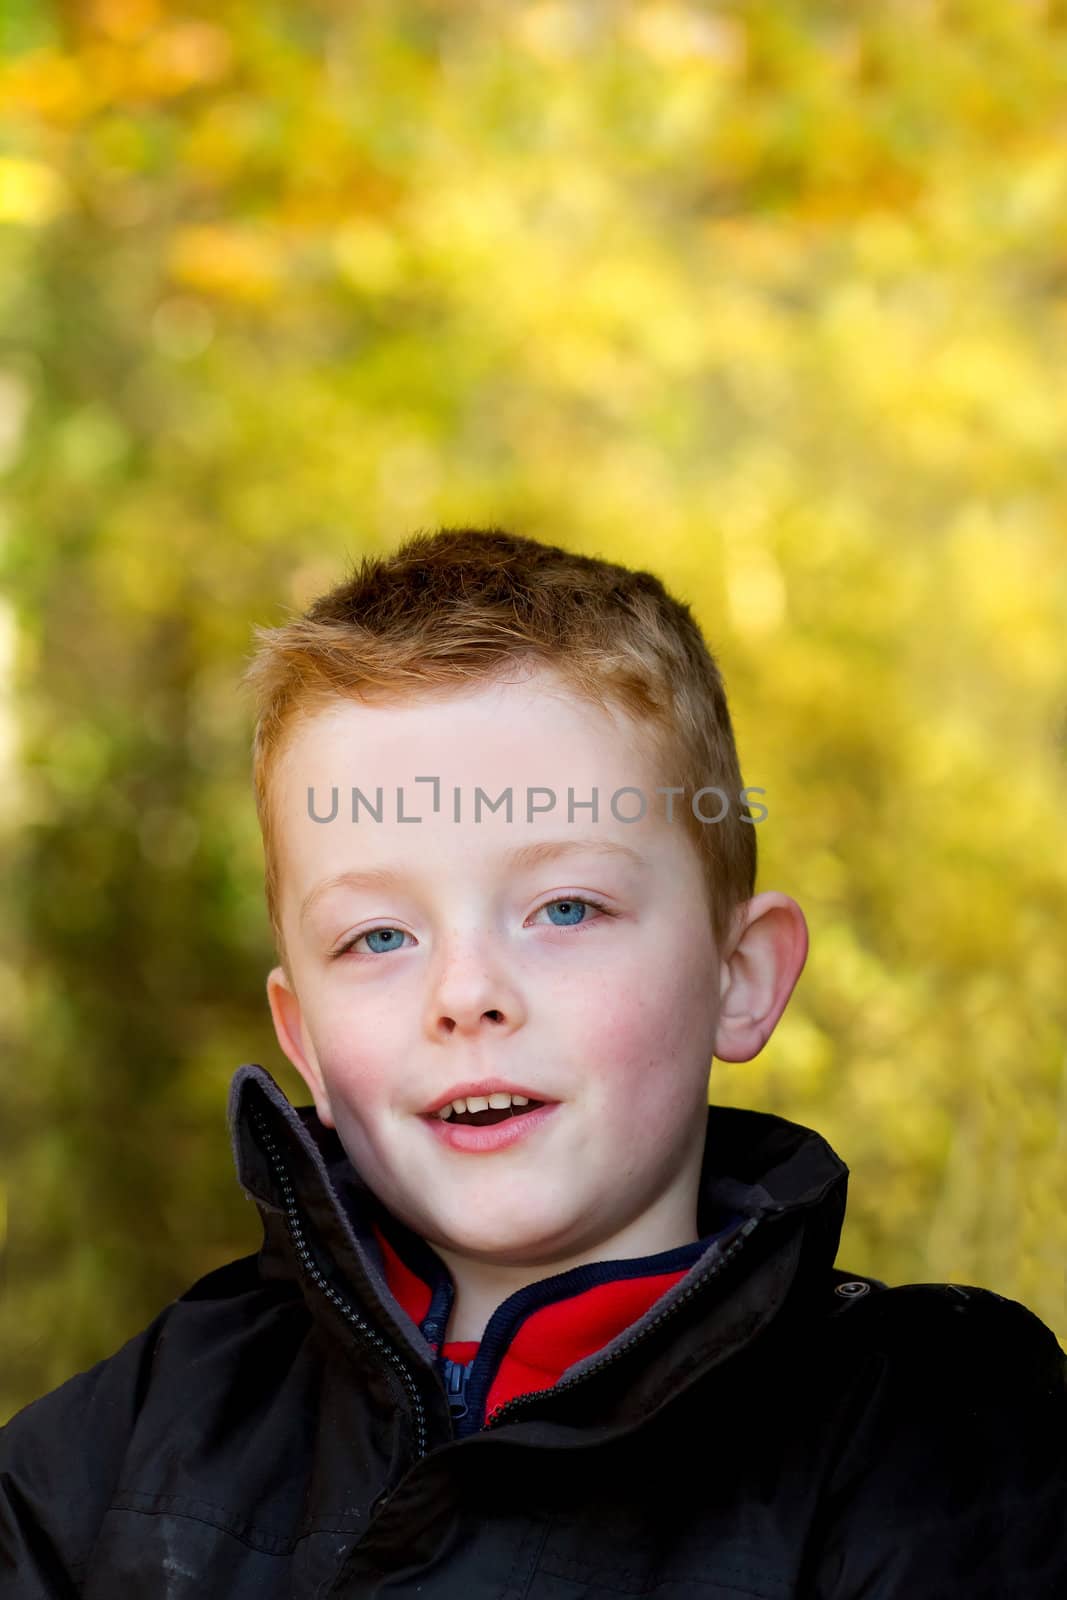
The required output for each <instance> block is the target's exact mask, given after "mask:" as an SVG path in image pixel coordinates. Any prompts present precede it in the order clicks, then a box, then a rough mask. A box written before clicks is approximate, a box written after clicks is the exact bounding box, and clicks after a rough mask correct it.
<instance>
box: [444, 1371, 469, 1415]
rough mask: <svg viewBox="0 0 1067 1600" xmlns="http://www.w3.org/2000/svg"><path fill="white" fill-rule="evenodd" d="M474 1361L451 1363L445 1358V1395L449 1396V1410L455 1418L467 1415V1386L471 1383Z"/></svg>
mask: <svg viewBox="0 0 1067 1600" xmlns="http://www.w3.org/2000/svg"><path fill="white" fill-rule="evenodd" d="M473 1365H474V1362H473V1360H471V1361H467V1362H459V1361H450V1360H449V1359H448V1357H447V1356H446V1357H445V1358H444V1368H445V1370H444V1379H445V1393H446V1394H447V1396H448V1409H449V1411H451V1413H452V1415H453V1416H454V1417H465V1416H466V1415H467V1384H468V1382H469V1381H470V1375H471V1368H472V1367H473Z"/></svg>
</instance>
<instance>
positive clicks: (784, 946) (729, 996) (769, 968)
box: [714, 890, 808, 1061]
mask: <svg viewBox="0 0 1067 1600" xmlns="http://www.w3.org/2000/svg"><path fill="white" fill-rule="evenodd" d="M807 955H808V925H807V922H806V921H805V920H804V913H803V911H801V909H800V907H799V906H798V905H797V903H796V901H795V900H793V899H791V898H790V896H789V895H787V894H780V893H779V892H778V891H777V890H772V891H769V892H768V893H766V894H757V895H754V896H753V898H752V899H751V900H747V901H746V902H745V904H744V905H743V906H742V907H741V908H740V909H739V912H738V920H737V923H736V924H735V927H734V934H733V945H732V948H731V949H730V952H729V954H727V955H725V956H724V957H723V959H722V961H721V962H720V968H719V970H720V987H719V1025H718V1029H717V1031H716V1034H715V1050H714V1054H715V1055H717V1056H718V1057H719V1059H720V1060H721V1061H751V1060H752V1057H753V1056H757V1055H759V1053H760V1051H761V1050H762V1049H763V1046H764V1045H765V1044H766V1043H767V1040H768V1039H769V1038H770V1036H771V1034H772V1033H773V1032H774V1028H775V1025H776V1023H777V1021H778V1018H779V1017H780V1016H781V1014H782V1012H783V1011H784V1010H785V1006H786V1001H787V1000H788V999H789V996H790V995H791V994H792V992H793V988H794V985H795V984H796V981H797V979H798V978H799V977H800V974H801V971H802V970H803V967H804V962H805V961H806V959H807Z"/></svg>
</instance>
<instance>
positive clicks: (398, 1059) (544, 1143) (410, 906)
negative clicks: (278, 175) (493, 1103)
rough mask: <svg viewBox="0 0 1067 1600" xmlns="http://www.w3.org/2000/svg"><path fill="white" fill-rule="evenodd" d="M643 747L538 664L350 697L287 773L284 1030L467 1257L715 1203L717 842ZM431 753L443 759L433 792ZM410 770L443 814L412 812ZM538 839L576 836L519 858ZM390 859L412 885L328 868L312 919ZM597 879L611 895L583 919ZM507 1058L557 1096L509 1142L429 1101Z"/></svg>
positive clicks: (352, 1135) (641, 1236)
mask: <svg viewBox="0 0 1067 1600" xmlns="http://www.w3.org/2000/svg"><path fill="white" fill-rule="evenodd" d="M636 751H637V745H636V740H635V736H634V730H633V728H632V726H630V725H629V724H628V723H627V720H626V719H625V718H624V717H622V716H621V714H614V713H613V714H611V715H610V716H609V714H607V713H604V712H602V711H600V710H598V709H597V708H596V707H594V706H591V705H587V704H586V703H585V702H583V701H581V700H579V699H578V698H576V697H575V696H573V695H571V694H570V693H568V692H567V690H566V689H565V688H564V687H563V685H562V684H561V683H560V682H559V680H558V679H556V678H555V676H554V675H552V674H550V673H548V672H546V671H544V670H538V671H537V672H536V673H532V674H528V675H526V676H525V677H524V678H523V680H522V681H518V674H516V675H515V680H514V681H510V680H509V681H508V682H505V683H497V684H493V685H481V686H478V687H476V688H472V689H468V690H464V691H462V692H461V693H457V694H456V695H450V696H448V697H447V698H438V699H435V700H427V699H415V700H412V701H410V702H406V703H403V704H401V705H398V706H392V707H386V706H368V705H361V704H356V703H351V702H348V701H344V700H338V702H337V704H336V706H333V707H331V708H329V709H327V710H324V711H322V712H320V713H318V714H317V715H315V716H314V717H313V718H312V719H311V720H310V721H308V722H307V723H306V724H304V725H303V727H301V728H300V730H299V731H298V732H297V733H296V734H295V735H294V736H293V738H292V741H291V744H290V746H289V748H288V751H287V753H286V757H285V759H284V760H283V762H282V764H281V766H280V768H279V770H278V772H277V773H276V780H277V787H276V790H275V799H276V803H277V812H276V815H277V818H278V829H279V834H280V848H281V852H282V880H283V881H282V891H281V916H282V923H283V930H284V934H285V939H286V944H287V948H288V951H289V958H290V964H291V968H292V971H291V980H292V986H291V987H290V984H289V983H288V982H287V981H286V978H285V974H284V971H283V969H282V968H280V967H277V968H275V969H274V971H273V972H272V973H271V974H270V977H269V979H268V994H269V998H270V1004H271V1011H272V1015H273V1017H274V1021H275V1027H276V1029H277V1032H278V1037H279V1041H280V1043H281V1045H282V1048H283V1049H284V1050H285V1052H286V1054H287V1055H288V1056H289V1057H290V1059H291V1060H292V1061H293V1063H294V1064H295V1066H296V1067H297V1068H298V1070H299V1071H300V1072H301V1074H302V1076H303V1077H304V1079H305V1081H306V1082H307V1085H308V1087H309V1089H310V1091H311V1093H312V1095H313V1097H314V1100H315V1104H316V1108H317V1110H318V1114H319V1117H320V1119H321V1120H322V1121H323V1122H324V1123H325V1124H326V1125H327V1126H333V1127H336V1129H337V1133H338V1135H339V1137H340V1139H341V1142H342V1143H343V1145H344V1147H345V1149H346V1151H347V1153H348V1155H349V1157H350V1159H351V1161H352V1162H353V1165H354V1166H355V1167H356V1169H357V1170H358V1172H359V1173H360V1175H361V1177H362V1178H363V1179H364V1180H365V1181H366V1182H367V1183H368V1184H369V1186H370V1187H371V1189H372V1190H373V1191H374V1192H375V1193H376V1194H377V1196H378V1197H379V1199H380V1200H381V1201H382V1202H383V1203H384V1204H385V1205H386V1206H387V1207H388V1209H389V1210H390V1211H391V1212H392V1213H393V1214H394V1215H396V1216H398V1217H399V1218H400V1219H401V1220H402V1221H404V1222H405V1223H406V1224H407V1225H408V1226H409V1227H411V1228H412V1229H414V1230H415V1231H416V1232H417V1233H419V1234H421V1235H422V1236H423V1237H424V1238H426V1239H428V1240H429V1241H430V1243H431V1244H433V1245H435V1246H437V1247H438V1249H439V1250H440V1251H441V1253H442V1254H443V1255H445V1257H446V1259H449V1258H467V1259H470V1260H472V1261H473V1260H476V1261H479V1262H481V1263H485V1264H493V1263H499V1264H500V1265H505V1264H506V1265H509V1266H517V1265H523V1264H525V1265H530V1266H541V1267H544V1268H545V1269H546V1272H547V1270H549V1269H550V1268H552V1264H554V1263H559V1264H560V1265H558V1266H556V1267H555V1270H562V1268H563V1266H565V1265H567V1264H571V1263H573V1262H574V1261H575V1260H576V1258H583V1257H584V1258H588V1259H595V1258H597V1257H598V1256H601V1257H603V1256H604V1255H605V1253H606V1254H607V1255H608V1256H610V1255H611V1254H613V1253H615V1252H613V1251H612V1250H611V1248H610V1245H611V1242H612V1241H616V1240H618V1238H619V1236H620V1235H624V1236H625V1244H626V1248H621V1249H619V1251H618V1252H617V1253H618V1254H620V1255H639V1254H643V1253H652V1252H653V1251H655V1250H658V1249H661V1248H666V1247H667V1246H666V1245H664V1244H661V1243H658V1242H657V1238H658V1237H659V1236H660V1235H662V1236H664V1237H666V1236H667V1234H669V1233H670V1229H671V1227H672V1225H673V1226H674V1227H675V1228H676V1227H677V1217H678V1216H680V1215H683V1214H688V1215H689V1216H690V1217H691V1218H693V1217H695V1210H694V1207H695V1195H696V1188H697V1183H698V1179H699V1171H700V1163H701V1158H702V1153H703V1145H704V1134H705V1125H706V1122H705V1106H706V1101H707V1083H708V1074H709V1071H710V1066H711V1058H712V1054H713V1051H714V1049H715V1041H716V1027H717V1021H718V1015H719V1004H720V981H721V979H720V965H719V961H718V957H717V952H716V949H715V944H714V940H713V936H712V931H711V924H710V918H709V913H708V907H707V902H706V891H705V887H704V882H703V878H702V873H701V869H700V866H699V863H698V857H697V853H696V850H695V847H694V845H693V843H692V841H691V839H690V838H689V836H688V833H687V831H686V828H685V827H684V825H683V824H682V822H681V820H680V818H679V817H678V816H677V814H676V819H675V820H674V821H671V822H669V821H668V820H667V818H666V815H665V811H664V802H663V798H662V796H659V795H657V794H656V788H657V786H658V785H665V784H670V783H671V782H673V777H672V775H671V774H670V773H660V772H658V771H653V770H649V769H648V767H647V765H646V763H645V761H643V760H642V759H641V758H639V756H638V755H637V754H636ZM418 776H429V777H437V778H439V780H440V790H439V792H440V808H439V810H438V811H437V813H436V814H435V813H434V810H433V785H432V784H429V783H416V782H415V781H414V780H415V778H416V777H418ZM628 785H629V786H633V787H636V788H638V789H640V790H641V791H642V793H643V794H644V796H645V797H646V799H647V801H648V811H647V815H646V816H645V817H644V818H643V819H642V820H640V821H636V822H632V823H627V822H625V821H619V820H618V818H617V817H616V816H614V815H613V812H612V808H611V804H610V801H611V797H612V795H613V794H614V793H615V792H616V791H617V790H619V789H621V788H624V787H625V786H628ZM379 786H380V787H381V789H382V799H383V814H382V820H381V821H380V822H378V821H375V820H374V819H373V817H372V816H371V815H370V814H369V812H368V811H367V810H366V809H365V808H364V807H363V806H361V808H360V815H359V821H358V823H353V822H352V820H351V815H352V811H351V791H352V789H353V787H357V788H359V789H360V790H361V791H362V793H363V795H364V796H366V798H367V800H369V801H370V802H371V803H372V804H374V803H375V802H376V791H377V789H378V788H379ZM309 787H313V788H314V809H315V812H316V814H317V815H318V816H320V817H328V816H329V815H330V810H331V804H332V793H331V791H332V790H333V788H334V787H336V788H337V791H338V811H337V815H336V817H335V818H334V819H333V820H332V821H330V822H316V821H314V820H312V818H311V816H310V815H309V806H308V789H309ZM477 787H480V788H481V789H482V790H483V791H484V793H485V794H486V795H487V796H489V798H490V799H493V800H495V799H496V798H497V796H499V795H500V793H501V792H502V791H503V790H505V789H507V788H509V787H510V788H511V790H512V794H513V796H514V807H515V809H514V812H513V817H514V820H513V821H512V822H511V823H509V822H508V821H507V817H506V814H505V810H504V808H503V807H501V808H500V809H499V810H498V811H497V812H495V813H494V812H490V811H489V810H488V808H487V807H486V806H484V804H483V808H482V816H481V820H480V821H475V820H474V796H475V789H476V788H477ZM398 788H400V789H402V791H403V814H404V815H406V816H408V817H411V816H420V817H421V818H422V819H423V820H422V821H421V822H418V823H412V822H405V821H398V820H397V804H396V791H397V789H398ZM456 788H458V789H459V791H460V799H461V820H460V821H459V822H456V821H455V820H453V806H454V794H453V791H454V789H456ZM528 788H530V789H536V788H547V789H551V790H552V791H554V793H555V795H556V797H557V798H556V806H555V809H554V810H553V811H549V812H546V813H544V814H535V815H534V816H533V819H532V821H529V822H527V820H526V796H527V789H528ZM569 788H570V789H573V790H574V800H575V803H576V806H577V805H578V803H580V802H582V801H588V800H589V799H590V798H591V796H592V792H593V790H594V789H596V790H597V791H598V795H599V814H598V820H597V821H596V822H594V821H593V820H592V814H591V812H590V810H589V809H588V807H586V808H584V809H576V810H575V820H574V821H573V823H569V822H568V820H567V804H568V789H569ZM544 799H545V797H544V796H543V795H542V796H538V797H535V804H540V803H542V802H543V801H544ZM685 799H686V797H678V798H676V801H675V805H676V813H677V810H679V809H680V806H681V804H682V803H683V800H685ZM686 803H687V800H686ZM638 809H639V802H638V800H637V797H636V796H634V795H632V794H631V795H624V796H622V797H621V798H620V800H619V802H618V810H619V811H620V812H621V813H622V814H623V815H624V816H626V815H632V814H634V813H635V812H636V811H637V810H638ZM534 842H538V843H545V844H548V843H552V844H555V843H560V844H565V845H567V846H568V847H569V848H568V849H567V850H566V853H563V852H562V851H561V852H560V853H559V854H558V856H555V857H552V858H548V859H545V860H542V861H541V862H540V863H539V864H527V865H523V866H518V865H515V864H513V863H512V862H510V861H509V855H510V854H511V853H512V852H513V851H515V850H516V849H517V848H521V847H524V846H527V847H528V846H529V845H530V844H531V843H534ZM604 844H614V845H618V846H623V847H625V849H626V850H629V851H633V852H636V853H637V856H638V857H639V859H638V860H633V859H631V858H630V857H628V856H626V855H624V854H616V853H608V852H605V851H603V850H602V849H597V848H596V846H598V845H599V846H603V845H604ZM386 867H388V868H391V869H392V870H393V871H395V873H396V874H397V879H396V882H395V883H394V884H392V885H388V886H385V885H381V886H377V887H371V886H353V885H349V886H338V887H334V888H330V889H327V890H326V891H324V892H322V893H320V894H319V895H318V896H317V897H316V898H315V899H314V901H313V903H312V904H311V905H310V907H309V908H308V909H307V911H306V914H305V915H304V917H303V918H302V917H301V906H302V904H303V902H304V900H305V898H306V897H307V896H308V895H309V894H310V893H311V891H313V890H314V889H316V887H317V886H320V885H322V884H323V883H324V881H325V880H327V879H330V878H332V877H335V876H336V875H337V874H339V873H342V872H346V871H349V870H355V871H359V872H366V871H367V870H368V869H378V868H386ZM585 896H588V897H590V898H591V899H592V900H594V901H599V902H601V903H602V904H603V906H604V907H605V908H606V909H605V911H600V910H598V909H596V908H594V907H593V906H588V907H587V909H586V910H585V912H584V916H583V917H582V920H581V921H578V922H577V923H576V920H575V919H576V917H578V916H579V915H581V914H580V913H577V912H576V911H575V909H574V902H575V901H576V899H580V898H582V897H585ZM559 901H565V902H567V903H568V906H567V908H561V907H559V905H558V904H557V902H559ZM609 912H610V915H609V914H607V913H609ZM373 930H378V932H377V933H376V934H375V936H374V937H373V938H370V939H368V938H367V937H365V936H366V935H367V934H368V933H371V932H372V931H373ZM383 930H394V931H391V932H390V931H383ZM360 936H363V937H360ZM353 940H357V945H356V949H355V950H349V951H348V952H347V953H344V954H338V953H337V952H339V951H340V950H341V949H342V947H343V946H345V945H348V944H350V943H351V941H353ZM723 970H724V971H725V969H723ZM782 1003H783V1004H784V999H783V1001H782ZM779 1009H780V1008H779ZM771 1025H772V1026H773V1022H772V1024H771ZM768 1031H769V1030H768ZM757 1048H758V1047H757ZM749 1053H754V1051H751V1052H749ZM735 1059H736V1058H735ZM490 1076H500V1077H502V1078H504V1079H506V1080H508V1081H510V1082H511V1083H514V1084H517V1085H520V1086H523V1087H525V1088H527V1089H529V1090H532V1091H533V1094H534V1095H535V1096H536V1097H537V1098H539V1099H540V1098H543V1099H545V1100H552V1101H557V1102H559V1104H558V1105H557V1106H556V1107H555V1109H554V1111H553V1113H552V1115H551V1116H550V1117H549V1118H547V1119H546V1120H545V1121H544V1122H542V1124H541V1125H540V1126H539V1127H537V1128H536V1129H535V1130H533V1131H532V1132H530V1133H529V1134H528V1135H527V1136H526V1137H524V1138H521V1139H519V1140H518V1141H517V1142H515V1143H513V1144H511V1145H509V1146H508V1147H506V1148H498V1149H494V1150H492V1151H488V1152H486V1151H479V1152H472V1151H459V1150H455V1149H453V1148H450V1147H449V1146H448V1145H447V1144H446V1143H444V1142H443V1141H442V1140H441V1139H439V1138H438V1137H437V1136H436V1135H435V1134H434V1131H433V1127H432V1126H431V1122H430V1120H428V1119H427V1118H426V1117H425V1116H424V1114H423V1113H424V1112H425V1111H426V1109H427V1108H428V1107H430V1106H433V1105H436V1104H438V1103H439V1102H440V1100H441V1098H442V1097H443V1096H444V1094H445V1092H446V1091H447V1090H449V1089H450V1088H452V1087H453V1086H455V1085H458V1084H462V1083H465V1082H469V1081H470V1080H474V1079H480V1078H483V1077H490ZM671 1219H674V1221H673V1224H672V1220H671ZM657 1229H658V1232H657ZM688 1236H689V1237H694V1238H695V1236H696V1235H695V1232H692V1231H691V1225H690V1232H689V1234H688ZM669 1242H670V1243H677V1242H680V1241H679V1240H678V1239H677V1238H676V1237H673V1236H672V1237H670V1239H669Z"/></svg>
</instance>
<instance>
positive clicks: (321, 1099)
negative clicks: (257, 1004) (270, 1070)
mask: <svg viewBox="0 0 1067 1600" xmlns="http://www.w3.org/2000/svg"><path fill="white" fill-rule="evenodd" d="M267 1003H268V1005H269V1006H270V1014H271V1017H272V1018H273V1021H274V1031H275V1033H276V1034H277V1036H278V1043H279V1044H280V1045H281V1047H282V1049H283V1050H284V1051H285V1054H286V1055H287V1056H288V1057H289V1060H290V1061H291V1062H292V1063H293V1066H294V1067H295V1068H296V1070H297V1072H299V1074H300V1076H301V1077H302V1078H303V1080H304V1082H305V1083H306V1084H307V1086H308V1088H309V1089H310V1091H311V1097H312V1099H313V1100H314V1102H315V1110H316V1111H317V1112H318V1114H319V1121H320V1122H321V1123H322V1124H323V1125H324V1126H325V1127H327V1128H332V1127H334V1126H335V1124H334V1120H333V1112H332V1111H331V1109H330V1097H329V1094H328V1093H327V1090H326V1084H325V1081H324V1079H323V1076H322V1069H321V1067H320V1066H319V1063H318V1061H317V1060H316V1059H315V1048H314V1046H313V1045H312V1043H311V1041H310V1039H308V1040H305V1038H304V1027H303V1022H302V1019H301V1015H300V1000H299V998H298V996H297V993H296V990H295V989H294V988H293V986H292V984H291V983H290V981H289V979H288V977H287V976H286V972H285V968H284V967H273V968H272V969H271V971H270V972H269V973H268V974H267Z"/></svg>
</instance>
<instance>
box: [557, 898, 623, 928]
mask: <svg viewBox="0 0 1067 1600" xmlns="http://www.w3.org/2000/svg"><path fill="white" fill-rule="evenodd" d="M557 906H558V907H560V908H561V909H562V912H563V917H562V920H561V921H559V922H556V921H553V922H552V926H553V927H554V928H580V927H583V926H584V925H585V923H586V922H588V921H589V918H588V917H587V916H586V912H587V911H599V912H600V915H601V916H604V917H613V916H615V912H614V911H609V910H608V908H607V906H606V905H605V904H604V903H603V901H602V900H592V899H590V898H589V896H587V895H577V894H567V895H560V896H559V897H558V898H557V899H555V900H546V901H545V903H544V905H543V906H541V907H540V908H539V911H548V912H551V911H552V909H553V907H557ZM592 925H593V924H592V923H590V926H592Z"/></svg>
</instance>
